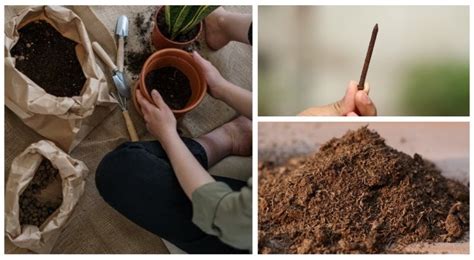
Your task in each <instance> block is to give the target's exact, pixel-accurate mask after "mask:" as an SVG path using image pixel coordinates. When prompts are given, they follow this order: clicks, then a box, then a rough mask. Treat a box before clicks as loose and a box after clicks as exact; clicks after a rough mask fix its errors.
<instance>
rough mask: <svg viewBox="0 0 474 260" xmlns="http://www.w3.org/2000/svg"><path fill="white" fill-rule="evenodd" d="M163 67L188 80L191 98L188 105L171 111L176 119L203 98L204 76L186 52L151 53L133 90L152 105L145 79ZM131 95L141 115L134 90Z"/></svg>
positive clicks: (161, 51)
mask: <svg viewBox="0 0 474 260" xmlns="http://www.w3.org/2000/svg"><path fill="white" fill-rule="evenodd" d="M163 67H175V68H177V69H178V70H180V71H181V72H183V73H184V75H186V77H187V78H188V80H189V84H190V87H191V97H190V98H189V100H188V103H187V104H186V106H185V107H184V108H182V109H179V110H171V111H173V113H174V115H175V116H176V117H180V116H183V115H184V114H186V113H187V112H189V111H191V110H192V109H194V108H195V107H197V106H198V105H199V103H201V101H202V99H203V98H204V95H205V94H206V91H207V83H206V79H205V77H204V74H203V73H202V70H201V68H200V67H199V65H198V64H196V63H195V62H194V59H193V57H192V55H191V54H190V53H188V52H185V51H183V50H179V49H172V48H170V49H163V50H160V51H157V52H155V53H153V54H152V55H151V56H150V57H148V59H147V60H146V61H145V64H144V65H143V67H142V71H141V72H140V76H139V79H138V81H137V83H136V84H135V88H139V89H140V93H141V94H142V95H143V96H144V97H145V98H146V99H148V101H150V102H151V103H153V100H152V98H151V93H149V92H148V89H147V87H146V84H145V78H146V75H147V74H148V73H149V72H150V71H152V70H156V69H160V68H163ZM132 93H133V102H134V104H135V107H136V108H137V111H138V112H139V113H140V115H141V114H142V113H141V109H140V105H139V104H138V103H137V100H136V97H135V89H134V91H132Z"/></svg>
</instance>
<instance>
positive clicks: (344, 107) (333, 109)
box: [298, 81, 377, 116]
mask: <svg viewBox="0 0 474 260" xmlns="http://www.w3.org/2000/svg"><path fill="white" fill-rule="evenodd" d="M369 89H370V88H369V84H368V83H367V82H366V83H365V86H364V89H363V90H357V82H355V81H351V82H350V83H349V86H348V87H347V90H346V94H345V95H344V97H343V98H342V99H341V100H339V101H337V102H335V103H332V104H329V105H325V106H320V107H310V108H308V109H306V110H304V111H303V112H301V113H299V114H298V115H300V116H376V115H377V109H376V107H375V104H374V103H373V102H372V100H371V99H370V98H369V96H368V93H369Z"/></svg>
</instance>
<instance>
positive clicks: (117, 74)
mask: <svg viewBox="0 0 474 260" xmlns="http://www.w3.org/2000/svg"><path fill="white" fill-rule="evenodd" d="M92 48H93V49H94V51H95V53H96V54H97V55H98V56H99V57H100V58H101V59H102V61H103V62H104V63H105V64H106V65H107V67H109V68H110V69H111V70H112V73H113V76H112V79H113V81H114V84H115V87H116V88H117V92H118V95H116V96H115V95H114V97H115V98H116V99H117V101H118V104H119V106H120V109H121V110H122V114H123V117H124V118H125V124H126V125H127V129H128V133H129V135H130V140H132V142H136V141H138V135H137V131H136V129H135V126H134V124H133V122H132V119H131V118H130V115H129V113H128V109H127V98H128V97H130V89H129V88H128V86H127V83H126V81H125V77H124V75H123V73H122V72H121V71H119V70H118V68H117V66H115V64H114V63H113V62H112V60H111V59H110V57H109V55H107V53H106V52H105V51H104V49H102V47H101V46H100V45H99V43H97V42H93V43H92ZM112 95H113V94H112Z"/></svg>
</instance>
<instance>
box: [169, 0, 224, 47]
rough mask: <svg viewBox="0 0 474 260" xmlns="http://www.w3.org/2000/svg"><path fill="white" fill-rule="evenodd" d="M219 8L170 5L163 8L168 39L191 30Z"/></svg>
mask: <svg viewBox="0 0 474 260" xmlns="http://www.w3.org/2000/svg"><path fill="white" fill-rule="evenodd" d="M218 7H219V6H209V5H204V6H199V5H191V6H190V5H171V6H165V21H166V25H167V26H168V30H169V31H168V32H169V34H170V39H171V40H174V39H175V38H176V37H177V36H178V35H181V34H185V33H187V32H189V31H190V30H192V29H193V28H194V26H196V25H197V24H198V23H200V22H201V21H202V20H203V19H204V18H205V17H206V16H207V15H209V14H210V13H211V12H212V11H214V10H215V9H216V8H218Z"/></svg>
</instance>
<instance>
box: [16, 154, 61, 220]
mask: <svg viewBox="0 0 474 260" xmlns="http://www.w3.org/2000/svg"><path fill="white" fill-rule="evenodd" d="M58 185H59V187H57V186H58ZM60 191H61V180H60V177H59V172H58V170H57V169H56V168H54V166H53V165H52V164H51V162H50V161H49V160H47V159H43V161H42V162H41V164H40V166H39V167H38V170H37V171H36V173H35V175H34V177H33V180H32V181H31V182H30V183H29V185H28V187H27V188H26V189H25V190H24V191H23V193H22V194H21V195H20V224H21V225H34V226H38V227H39V226H40V225H41V224H43V223H44V222H45V220H46V219H47V218H48V217H49V216H50V215H51V214H52V213H53V212H54V211H55V210H56V209H58V208H59V206H61V203H62V192H60Z"/></svg>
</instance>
